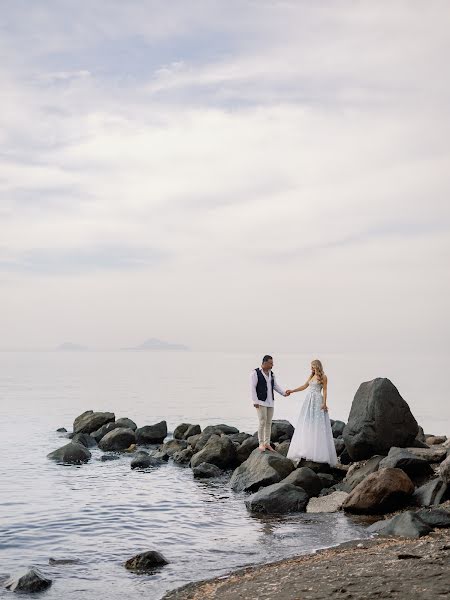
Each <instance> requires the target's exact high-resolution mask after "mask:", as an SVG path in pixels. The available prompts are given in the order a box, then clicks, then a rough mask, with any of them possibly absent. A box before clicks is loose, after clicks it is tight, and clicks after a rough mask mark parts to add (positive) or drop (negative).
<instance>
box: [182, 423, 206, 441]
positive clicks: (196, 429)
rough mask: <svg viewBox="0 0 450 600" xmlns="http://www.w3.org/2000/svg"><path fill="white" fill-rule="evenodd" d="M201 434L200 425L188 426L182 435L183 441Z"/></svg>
mask: <svg viewBox="0 0 450 600" xmlns="http://www.w3.org/2000/svg"><path fill="white" fill-rule="evenodd" d="M201 432H202V428H201V427H200V425H189V427H188V428H187V429H186V431H185V433H184V435H183V439H185V440H187V439H188V437H191V436H192V435H199V434H200V433H201Z"/></svg>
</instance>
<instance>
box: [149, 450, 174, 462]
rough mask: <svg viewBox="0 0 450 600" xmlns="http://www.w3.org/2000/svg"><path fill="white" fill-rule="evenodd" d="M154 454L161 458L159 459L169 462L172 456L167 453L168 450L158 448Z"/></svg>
mask: <svg viewBox="0 0 450 600" xmlns="http://www.w3.org/2000/svg"><path fill="white" fill-rule="evenodd" d="M152 456H153V457H154V458H159V460H162V461H164V462H168V460H169V458H170V456H169V455H168V454H167V452H164V451H162V450H156V452H153V454H152Z"/></svg>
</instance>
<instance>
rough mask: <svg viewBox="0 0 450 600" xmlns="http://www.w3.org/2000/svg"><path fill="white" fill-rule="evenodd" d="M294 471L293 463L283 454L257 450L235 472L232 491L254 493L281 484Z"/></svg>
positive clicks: (232, 479)
mask: <svg viewBox="0 0 450 600" xmlns="http://www.w3.org/2000/svg"><path fill="white" fill-rule="evenodd" d="M244 443H245V442H244ZM293 470H294V465H293V463H292V461H291V460H289V459H288V458H285V457H284V456H281V454H278V453H277V452H271V451H270V450H266V451H264V452H261V450H259V449H256V450H253V452H252V453H251V454H250V456H249V458H248V459H247V460H246V461H245V462H244V463H242V464H241V465H240V466H239V467H238V468H237V469H236V470H235V471H234V473H233V475H232V477H231V481H230V485H231V489H232V490H234V491H235V492H242V491H246V492H254V491H256V490H257V489H259V488H260V487H264V486H268V485H271V484H273V483H279V482H280V481H282V480H283V479H284V478H285V477H287V476H288V475H289V473H291V472H292V471H293ZM290 485H292V484H290Z"/></svg>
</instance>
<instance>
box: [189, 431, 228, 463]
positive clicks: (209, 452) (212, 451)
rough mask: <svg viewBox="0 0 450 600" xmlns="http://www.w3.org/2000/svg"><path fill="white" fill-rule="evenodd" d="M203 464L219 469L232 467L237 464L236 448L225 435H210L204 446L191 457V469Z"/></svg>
mask: <svg viewBox="0 0 450 600" xmlns="http://www.w3.org/2000/svg"><path fill="white" fill-rule="evenodd" d="M203 462H206V463H210V464H212V465H216V466H217V467H219V468H220V469H228V468H230V467H234V466H235V465H236V464H237V453H236V447H235V445H234V444H233V442H232V441H231V440H230V438H229V437H227V436H226V435H222V436H220V437H219V436H218V435H212V436H211V437H210V439H209V440H208V442H207V444H206V446H205V447H204V448H203V449H202V450H200V452H197V454H194V456H193V457H192V459H191V467H198V465H200V464H201V463H203Z"/></svg>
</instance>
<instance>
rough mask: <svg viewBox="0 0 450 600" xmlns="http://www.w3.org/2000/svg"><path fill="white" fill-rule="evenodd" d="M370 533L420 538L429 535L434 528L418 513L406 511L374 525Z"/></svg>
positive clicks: (369, 528)
mask: <svg viewBox="0 0 450 600" xmlns="http://www.w3.org/2000/svg"><path fill="white" fill-rule="evenodd" d="M368 531H370V532H371V533H378V534H379V535H393V536H400V537H408V538H419V537H422V536H423V535H428V534H429V533H430V532H431V531H432V528H431V527H430V526H429V525H427V524H426V523H424V522H423V521H422V520H421V519H420V518H419V517H418V516H417V514H416V513H414V512H412V511H406V512H403V513H400V514H399V515H395V517H392V519H387V520H385V521H381V522H380V521H378V522H377V523H374V525H371V526H370V527H368Z"/></svg>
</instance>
